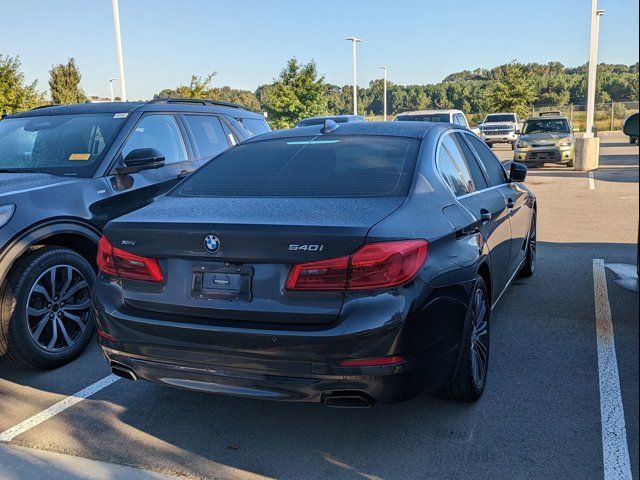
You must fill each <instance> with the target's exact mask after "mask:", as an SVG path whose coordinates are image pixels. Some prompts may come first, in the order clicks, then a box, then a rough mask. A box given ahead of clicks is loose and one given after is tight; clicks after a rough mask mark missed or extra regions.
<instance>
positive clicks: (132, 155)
mask: <svg viewBox="0 0 640 480" xmlns="http://www.w3.org/2000/svg"><path fill="white" fill-rule="evenodd" d="M123 163H124V167H118V168H116V172H118V173H119V174H129V173H136V172H140V171H142V170H152V169H154V168H160V167H163V166H164V155H163V154H162V152H160V151H158V150H156V149H155V148H136V149H135V150H131V151H130V152H129V153H128V155H127V156H126V157H125V158H124V161H123Z"/></svg>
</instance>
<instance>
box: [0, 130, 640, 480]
mask: <svg viewBox="0 0 640 480" xmlns="http://www.w3.org/2000/svg"><path fill="white" fill-rule="evenodd" d="M601 141H602V148H601V159H600V163H601V168H600V169H599V170H598V171H596V172H594V174H593V176H592V178H591V177H590V176H589V175H588V174H586V173H582V172H575V171H573V170H571V169H567V168H565V167H554V166H548V167H544V168H536V169H531V170H530V173H529V177H528V182H527V184H528V185H529V186H530V187H531V188H532V189H533V190H534V192H535V193H536V194H537V196H538V203H539V223H538V241H539V251H538V252H539V253H538V255H539V258H538V260H539V263H538V271H537V272H536V274H535V275H534V277H532V278H531V279H526V280H516V282H515V283H514V285H513V286H512V287H511V289H510V290H509V291H508V292H507V294H506V295H505V297H504V298H503V299H502V301H501V303H500V304H499V305H498V306H497V308H496V310H495V312H494V315H493V317H492V339H491V343H492V345H491V362H490V369H489V379H488V384H487V388H486V391H485V394H484V396H483V397H482V399H481V400H480V401H479V402H477V403H476V404H473V405H463V404H457V403H450V402H445V401H441V400H438V399H436V398H434V397H432V396H423V397H420V398H417V399H414V400H412V401H409V402H405V403H402V404H398V405H391V406H378V407H374V408H371V409H368V410H337V409H329V408H326V407H322V406H315V405H301V404H284V403H272V402H266V401H255V400H248V399H238V398H230V397H219V396H214V395H206V394H201V393H194V392H186V391H181V390H174V389H169V388H166V387H160V386H157V385H153V384H149V383H141V382H136V383H132V382H128V381H126V380H124V379H118V380H115V378H112V377H109V375H110V371H109V369H108V368H107V365H106V362H105V361H104V359H103V357H102V354H101V353H100V351H99V349H98V347H97V345H95V344H92V345H91V346H90V347H89V348H88V349H87V350H86V351H85V353H84V354H83V355H82V356H81V357H80V358H79V359H78V360H76V361H75V362H73V363H71V364H69V365H67V366H65V367H62V368H59V369H57V370H55V371H49V372H40V371H25V370H20V369H17V368H15V367H13V366H11V365H10V364H8V363H7V362H6V361H5V360H2V359H0V441H2V443H0V478H24V477H23V474H24V473H25V472H27V471H29V470H28V469H29V468H33V469H37V468H38V467H39V465H44V464H43V463H42V462H43V461H46V459H47V458H50V457H48V456H46V455H45V454H41V453H39V452H41V451H50V452H57V453H62V454H66V455H72V456H75V457H81V458H83V459H91V460H98V461H100V462H108V464H102V463H100V464H97V463H87V464H86V465H88V466H87V467H86V468H92V469H94V470H93V472H94V473H92V474H96V475H97V476H96V477H95V478H134V475H139V478H152V477H155V475H154V473H157V474H164V475H175V476H181V477H195V478H265V477H267V478H292V479H293V478H305V479H316V478H317V479H325V478H345V479H357V478H366V479H407V478H421V479H431V478H433V479H454V478H455V479H457V478H496V479H502V478H504V479H518V478H558V479H562V478H567V479H569V478H571V479H574V478H629V477H628V476H621V477H613V476H609V477H607V475H606V474H605V472H607V473H608V474H611V473H612V472H614V473H615V472H618V471H620V472H621V474H622V475H625V474H627V473H628V471H629V470H630V472H631V475H632V477H633V478H635V479H637V478H638V469H639V466H638V452H639V445H638V439H639V437H640V432H639V431H638V410H639V403H638V389H639V385H638V371H639V370H638V356H639V353H638V335H639V332H638V282H637V278H635V277H634V276H633V275H635V264H636V240H637V228H638V147H637V146H631V145H629V144H628V140H627V137H624V136H623V135H622V134H616V133H611V134H608V135H604V134H603V136H602V137H601ZM496 151H497V152H498V154H499V155H500V157H501V158H502V159H504V160H507V159H509V158H511V155H512V152H511V150H510V149H509V148H508V147H505V146H498V147H497V150H496ZM603 265H604V268H603ZM630 274H631V275H630ZM609 311H610V314H611V315H610V319H611V325H609V324H608V318H609V316H608V312H609ZM608 326H612V327H613V336H611V331H610V330H609V329H608ZM614 343H615V346H614ZM613 348H615V350H612V349H613ZM616 364H617V368H618V371H619V392H620V394H619V395H618V394H617V386H618V382H617V378H615V377H616V375H614V374H615V373H616V372H615V370H614V369H613V367H614V366H616ZM105 378H106V379H107V380H105V381H104V382H103V383H101V384H99V385H98V386H97V387H94V388H93V390H96V391H95V393H93V394H92V395H90V396H88V398H86V399H83V400H81V401H78V400H79V398H75V399H73V398H72V399H71V400H68V397H69V396H70V395H73V394H75V393H76V392H80V391H83V389H85V388H87V387H89V386H91V385H93V384H95V383H96V382H99V381H101V380H103V379H105ZM114 380H115V381H114ZM105 385H106V386H105ZM101 386H104V388H101V389H98V388H99V387H101ZM93 390H90V391H88V392H87V391H85V392H84V393H85V394H88V393H92V391H93ZM81 396H82V395H81ZM65 399H67V400H65ZM620 399H621V404H620V403H619V400H620ZM61 401H63V402H66V403H63V404H62V405H61V406H58V407H55V408H54V409H53V410H47V409H49V408H50V407H52V406H53V405H56V404H57V402H61ZM76 401H77V403H75V404H73V405H71V406H69V403H73V402H76ZM620 405H622V408H623V410H624V413H622V411H621V410H620V408H619V407H620ZM66 406H68V408H66V409H64V408H63V407H66ZM43 411H44V412H47V413H45V414H42V412H43ZM25 421H26V422H27V423H23V422H25ZM625 431H626V438H625V437H624V434H625ZM3 432H4V433H3ZM603 432H604V433H603ZM625 445H626V446H627V448H628V455H627V456H626V457H625V455H624V454H625V452H624V448H623V447H624V446H625ZM16 447H28V449H21V448H16ZM42 455H45V456H42ZM55 458H57V459H58V460H60V461H59V462H58V463H56V465H57V467H51V466H50V465H49V466H47V467H44V468H47V470H43V471H46V472H47V473H49V474H50V475H52V476H53V475H60V476H59V477H57V478H65V477H70V476H73V475H75V474H77V469H78V468H79V467H78V465H80V466H82V465H84V463H82V461H80V460H78V462H77V464H76V465H75V466H74V465H73V463H74V462H73V461H71V462H69V461H68V457H55ZM65 458H66V459H67V463H65V462H64V461H63V459H65ZM43 459H45V460H43ZM109 464H117V465H124V466H131V467H136V468H139V469H144V470H145V471H134V470H129V469H122V468H120V467H117V466H113V465H109ZM96 472H97V473H96ZM151 472H154V473H151ZM103 474H104V476H101V475H103Z"/></svg>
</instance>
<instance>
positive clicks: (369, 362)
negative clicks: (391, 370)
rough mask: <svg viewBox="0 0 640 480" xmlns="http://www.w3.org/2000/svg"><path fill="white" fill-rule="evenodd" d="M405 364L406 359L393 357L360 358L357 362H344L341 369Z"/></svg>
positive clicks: (341, 363) (340, 364) (398, 356)
mask: <svg viewBox="0 0 640 480" xmlns="http://www.w3.org/2000/svg"><path fill="white" fill-rule="evenodd" d="M401 363H404V357H401V356H400V355H392V356H390V357H378V358H358V359H355V360H343V361H342V362H340V363H339V364H338V366H340V367H381V366H384V365H400V364H401Z"/></svg>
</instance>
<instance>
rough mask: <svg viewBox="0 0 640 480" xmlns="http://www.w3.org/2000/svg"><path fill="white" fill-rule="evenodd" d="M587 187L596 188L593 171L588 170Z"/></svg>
mask: <svg viewBox="0 0 640 480" xmlns="http://www.w3.org/2000/svg"><path fill="white" fill-rule="evenodd" d="M589 188H590V189H591V190H595V189H596V181H595V179H594V178H593V172H589Z"/></svg>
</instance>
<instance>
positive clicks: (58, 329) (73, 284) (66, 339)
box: [27, 265, 91, 353]
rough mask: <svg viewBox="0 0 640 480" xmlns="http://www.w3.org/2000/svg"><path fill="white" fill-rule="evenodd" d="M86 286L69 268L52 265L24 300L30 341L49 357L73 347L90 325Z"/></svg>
mask: <svg viewBox="0 0 640 480" xmlns="http://www.w3.org/2000/svg"><path fill="white" fill-rule="evenodd" d="M90 318H91V301H90V291H89V283H88V282H87V280H86V279H85V277H84V276H83V275H82V274H81V273H80V272H79V271H78V270H77V269H76V268H74V267H72V266H70V265H54V266H53V267H51V268H49V269H48V270H46V271H45V272H44V273H42V274H41V275H40V276H39V277H38V279H37V280H36V281H35V283H34V284H33V286H32V287H31V291H30V292H29V296H28V298H27V322H28V327H29V333H30V334H31V339H32V340H33V341H34V342H35V343H36V345H38V347H40V348H41V349H43V350H45V351H46V352H49V353H58V352H63V351H65V350H68V349H70V348H71V347H73V346H74V345H75V344H76V342H77V341H78V340H79V339H80V337H81V336H82V333H83V332H84V331H85V330H86V328H87V326H88V325H89V320H90Z"/></svg>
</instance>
